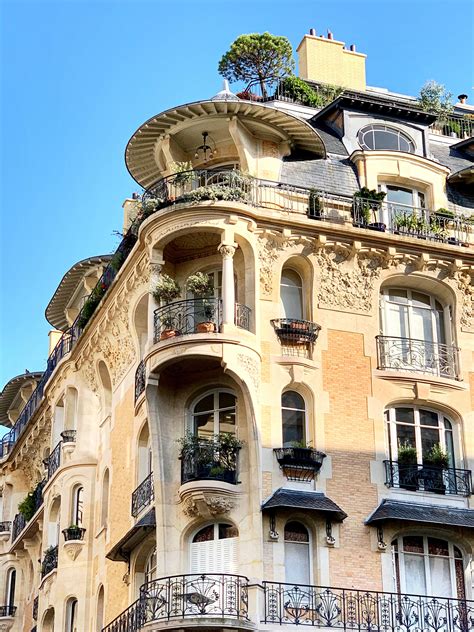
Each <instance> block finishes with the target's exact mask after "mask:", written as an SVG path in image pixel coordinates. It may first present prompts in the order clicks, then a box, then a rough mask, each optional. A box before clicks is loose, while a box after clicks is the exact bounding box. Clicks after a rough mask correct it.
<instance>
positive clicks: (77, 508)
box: [72, 485, 84, 527]
mask: <svg viewBox="0 0 474 632" xmlns="http://www.w3.org/2000/svg"><path fill="white" fill-rule="evenodd" d="M83 523H84V487H83V486H82V485H75V486H74V489H73V494H72V524H75V525H77V526H78V527H82V525H83Z"/></svg>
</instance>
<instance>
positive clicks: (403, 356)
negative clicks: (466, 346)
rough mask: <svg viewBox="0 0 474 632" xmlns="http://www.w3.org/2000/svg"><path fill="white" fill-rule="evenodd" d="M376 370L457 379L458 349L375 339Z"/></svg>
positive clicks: (423, 342)
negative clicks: (410, 372)
mask: <svg viewBox="0 0 474 632" xmlns="http://www.w3.org/2000/svg"><path fill="white" fill-rule="evenodd" d="M375 338H376V340H377V368H378V369H381V370H389V371H415V372H419V373H430V374H431V375H436V376H438V377H446V378H451V379H455V380H459V379H460V368H459V349H458V347H454V346H452V345H445V344H441V343H438V342H432V341H430V340H416V339H414V338H399V337H397V336H376V337H375Z"/></svg>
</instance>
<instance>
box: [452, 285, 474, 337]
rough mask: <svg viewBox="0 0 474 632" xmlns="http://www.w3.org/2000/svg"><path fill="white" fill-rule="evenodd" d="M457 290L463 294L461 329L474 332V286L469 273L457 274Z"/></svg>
mask: <svg viewBox="0 0 474 632" xmlns="http://www.w3.org/2000/svg"><path fill="white" fill-rule="evenodd" d="M456 280H457V289H458V290H459V292H460V293H461V299H462V303H461V327H462V328H463V329H464V330H467V331H474V284H473V280H472V276H471V274H469V272H460V273H458V274H457V279H456Z"/></svg>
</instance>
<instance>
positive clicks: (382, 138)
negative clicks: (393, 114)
mask: <svg viewBox="0 0 474 632" xmlns="http://www.w3.org/2000/svg"><path fill="white" fill-rule="evenodd" d="M375 149H388V150H389V151H397V150H398V136H397V135H396V134H393V133H392V132H380V131H377V132H375Z"/></svg>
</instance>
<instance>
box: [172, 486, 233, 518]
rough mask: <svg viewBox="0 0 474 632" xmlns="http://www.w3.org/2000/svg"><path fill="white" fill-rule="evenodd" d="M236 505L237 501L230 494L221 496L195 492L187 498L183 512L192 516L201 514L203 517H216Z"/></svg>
mask: <svg viewBox="0 0 474 632" xmlns="http://www.w3.org/2000/svg"><path fill="white" fill-rule="evenodd" d="M234 506H235V502H234V501H233V500H232V499H231V498H229V496H219V495H216V494H208V493H205V492H203V493H202V494H199V495H198V494H193V495H192V496H190V497H188V498H186V500H185V501H184V503H183V512H184V513H185V514H186V515H187V516H189V517H191V518H195V517H197V516H201V517H202V518H211V517H212V518H214V517H215V516H220V515H222V514H225V513H228V512H229V511H231V510H232V509H233V508H234Z"/></svg>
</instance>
